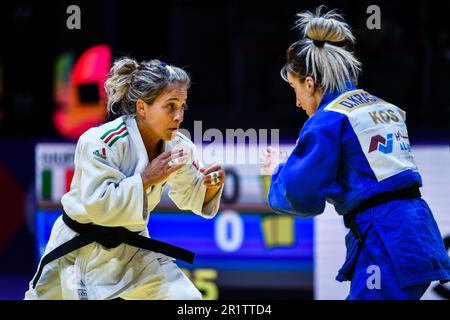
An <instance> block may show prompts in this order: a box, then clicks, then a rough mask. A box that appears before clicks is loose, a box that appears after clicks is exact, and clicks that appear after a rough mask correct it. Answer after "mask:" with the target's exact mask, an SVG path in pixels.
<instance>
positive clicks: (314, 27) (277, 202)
mask: <svg viewBox="0 0 450 320" xmlns="http://www.w3.org/2000/svg"><path fill="white" fill-rule="evenodd" d="M298 17H299V20H298V21H297V27H298V28H299V30H300V31H301V32H302V38H301V39H300V40H299V41H297V42H295V43H293V44H292V45H291V46H290V48H289V49H288V50H287V63H286V65H285V67H284V68H283V70H282V75H283V78H284V79H285V80H286V81H287V82H289V84H290V85H291V86H292V87H293V88H294V90H295V93H296V98H297V106H298V107H301V108H302V109H303V110H305V111H306V113H307V114H308V115H309V119H308V120H307V121H306V123H305V124H304V126H303V129H302V130H301V132H300V136H299V139H298V141H297V144H296V146H295V149H294V151H293V152H292V154H291V155H290V156H289V158H288V160H287V162H286V163H285V164H281V165H280V166H278V167H277V169H276V170H275V172H274V174H273V176H272V182H271V187H270V192H269V205H270V207H271V208H272V209H274V210H275V211H277V212H280V213H287V214H297V215H301V216H304V217H310V216H315V215H318V214H320V213H322V212H323V211H324V208H325V202H326V201H327V202H329V203H331V204H333V205H334V207H335V209H336V211H337V212H338V214H340V215H343V216H344V221H345V224H346V226H347V227H349V228H350V231H349V233H348V234H347V236H346V246H347V257H346V261H345V263H344V265H343V267H342V268H341V270H339V273H338V276H337V278H336V279H337V280H338V281H346V280H349V281H351V286H350V294H349V296H348V299H420V297H421V296H422V295H423V293H424V292H425V290H426V289H427V288H428V286H429V285H430V282H431V281H433V280H441V281H442V282H444V281H446V280H449V279H450V259H449V257H448V255H447V252H446V250H445V248H444V244H443V240H442V237H441V234H440V232H439V229H438V226H437V224H436V222H435V220H434V218H433V215H432V213H431V211H430V208H429V207H428V205H427V203H426V202H425V201H424V200H423V199H422V198H421V196H420V191H419V187H421V186H422V181H421V177H420V174H419V172H418V170H417V166H416V164H415V162H414V158H413V155H412V153H411V148H410V145H409V140H408V133H407V129H406V125H405V112H404V111H403V110H401V109H400V108H398V107H397V106H395V105H393V104H390V103H388V102H386V101H384V100H382V99H380V98H378V97H375V96H373V95H371V94H369V93H367V92H366V91H364V90H362V89H357V88H356V87H355V86H354V84H355V83H356V80H357V76H358V72H359V70H360V62H359V61H358V60H357V59H356V58H355V57H354V56H353V54H352V53H351V52H350V51H348V49H347V45H352V44H353V42H354V37H353V35H352V33H351V31H350V29H349V27H348V25H347V24H346V23H345V22H344V21H343V19H342V17H341V16H340V15H339V14H337V13H336V12H335V11H330V12H328V13H326V14H325V15H322V16H321V15H320V9H319V10H318V11H317V13H316V14H313V13H311V12H305V13H301V14H299V15H298ZM371 268H373V269H371ZM368 270H369V271H370V270H376V271H378V272H379V276H380V282H379V284H378V285H376V286H375V287H374V286H371V285H369V284H370V281H367V280H368V277H370V276H371V275H372V271H371V272H368Z"/></svg>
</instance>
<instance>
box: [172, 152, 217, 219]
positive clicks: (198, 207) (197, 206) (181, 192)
mask: <svg viewBox="0 0 450 320" xmlns="http://www.w3.org/2000/svg"><path fill="white" fill-rule="evenodd" d="M184 150H186V149H185V148H184ZM188 150H189V153H190V154H189V160H188V162H187V164H186V165H185V166H184V167H183V168H181V169H180V170H178V171H177V172H176V173H174V174H172V175H171V176H170V177H169V179H168V181H167V184H168V185H169V187H170V191H169V197H170V198H171V199H172V201H173V202H174V203H175V204H176V205H177V207H178V208H180V209H181V210H191V211H192V212H194V213H195V214H197V215H200V216H202V217H204V218H213V217H214V216H215V215H216V214H217V211H218V210H219V205H220V198H221V196H222V191H223V185H222V187H221V188H220V189H219V191H218V192H217V194H216V196H215V197H214V198H213V199H211V200H210V202H208V204H207V205H205V206H204V205H203V202H204V200H205V194H206V186H205V185H204V184H203V174H202V173H201V172H200V171H199V169H198V168H199V167H200V166H199V165H196V164H197V163H198V161H197V160H196V156H195V145H194V144H192V145H190V146H189V149H188Z"/></svg>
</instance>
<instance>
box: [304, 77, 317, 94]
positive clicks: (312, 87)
mask: <svg viewBox="0 0 450 320" xmlns="http://www.w3.org/2000/svg"><path fill="white" fill-rule="evenodd" d="M305 85H306V90H307V91H308V92H309V93H310V94H313V93H314V91H315V89H316V87H315V83H314V79H313V77H311V76H307V77H306V79H305Z"/></svg>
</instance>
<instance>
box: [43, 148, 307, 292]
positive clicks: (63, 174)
mask: <svg viewBox="0 0 450 320" xmlns="http://www.w3.org/2000/svg"><path fill="white" fill-rule="evenodd" d="M241 147H243V148H249V149H248V150H250V151H251V152H255V148H256V147H253V146H241ZM284 148H285V149H289V148H293V146H284ZM248 150H247V151H248ZM74 151H75V144H72V143H41V144H37V145H36V153H35V154H36V195H37V199H38V201H37V211H36V216H35V223H36V237H37V243H38V252H37V258H38V259H39V258H40V257H41V256H42V254H43V252H44V250H45V245H46V243H47V241H48V239H49V235H50V231H51V227H52V225H53V222H54V221H55V220H56V219H57V218H58V216H60V215H61V214H62V207H61V204H60V199H61V197H62V195H63V194H64V193H65V192H67V191H68V190H69V187H70V181H71V179H72V176H73V156H74ZM224 168H225V170H226V172H227V181H226V183H225V188H224V192H223V196H222V202H221V206H220V209H219V213H218V214H217V216H216V217H215V218H214V219H204V218H202V217H200V216H197V215H195V214H193V213H192V212H186V211H180V210H179V209H178V208H177V207H176V206H175V205H174V204H173V203H172V202H171V200H170V198H169V197H168V190H167V189H166V190H164V192H163V195H162V198H161V202H160V204H159V205H158V206H157V207H156V208H155V210H154V211H152V212H151V213H150V218H149V223H148V229H149V234H150V235H151V237H152V238H155V239H158V240H161V241H165V242H168V243H171V244H174V245H177V246H180V247H182V248H186V249H188V250H190V251H193V252H194V253H195V254H196V258H195V261H194V264H193V265H190V264H186V263H184V262H182V261H178V262H177V264H178V265H179V266H180V267H181V268H182V269H183V271H184V272H185V273H186V274H187V275H188V276H189V277H190V278H191V279H192V281H193V282H194V284H195V285H196V286H197V287H198V289H199V290H201V291H202V293H203V295H204V298H206V299H218V298H221V297H229V298H233V297H235V296H233V292H238V291H241V292H245V291H246V292H260V293H261V291H262V290H264V292H267V294H266V295H265V296H266V297H269V298H277V297H276V295H277V292H287V291H293V292H295V291H299V290H300V291H304V292H310V294H309V296H310V297H312V287H313V269H314V263H313V256H314V248H313V238H314V235H313V230H314V226H313V219H309V218H306V219H305V218H297V217H294V216H290V215H278V214H275V213H274V212H273V211H272V210H271V209H270V208H269V207H268V206H267V202H266V196H267V191H268V186H269V184H270V178H269V177H268V176H261V175H260V174H259V167H258V165H256V164H225V165H224ZM230 292H231V294H230ZM278 298H279V297H278ZM291 298H295V297H291Z"/></svg>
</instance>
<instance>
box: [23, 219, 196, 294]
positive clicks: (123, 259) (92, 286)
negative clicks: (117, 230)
mask: <svg viewBox="0 0 450 320" xmlns="http://www.w3.org/2000/svg"><path fill="white" fill-rule="evenodd" d="M146 232H147V231H145V232H143V233H142V234H143V235H145V234H146ZM76 235H77V234H76V233H75V232H74V231H72V230H71V229H70V228H68V227H67V226H66V225H65V224H64V222H63V221H62V219H61V218H58V219H57V220H56V222H55V225H54V226H53V229H52V233H51V235H50V240H49V242H48V244H47V247H46V250H45V254H47V253H48V252H50V251H51V250H53V249H54V248H56V247H57V246H59V245H60V244H61V243H64V242H66V241H68V240H70V239H71V238H73V237H74V236H76ZM119 297H120V298H122V299H127V300H128V299H129V300H200V299H201V298H202V296H201V293H200V292H199V291H198V290H197V288H196V287H195V286H194V285H193V283H192V282H191V281H190V280H189V279H188V278H187V277H186V275H185V274H184V273H183V271H182V270H181V269H180V268H179V267H178V266H177V265H176V264H175V263H174V261H173V259H171V258H169V257H167V256H165V255H162V254H159V253H155V252H151V251H148V250H144V249H138V248H135V247H132V246H129V245H127V244H121V245H119V246H118V247H116V248H112V249H106V248H104V247H102V246H101V245H100V244H98V243H91V244H89V245H87V246H85V247H83V248H81V249H78V250H76V251H73V252H71V253H69V254H68V255H66V256H64V257H61V258H60V259H58V260H55V261H52V262H51V263H49V264H47V265H46V266H45V267H44V269H43V272H42V274H41V277H40V279H39V282H38V283H37V285H36V288H34V289H33V287H32V281H31V282H30V285H29V289H28V291H27V292H26V293H25V299H27V300H31V299H44V300H60V299H64V300H105V299H114V298H119Z"/></svg>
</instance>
